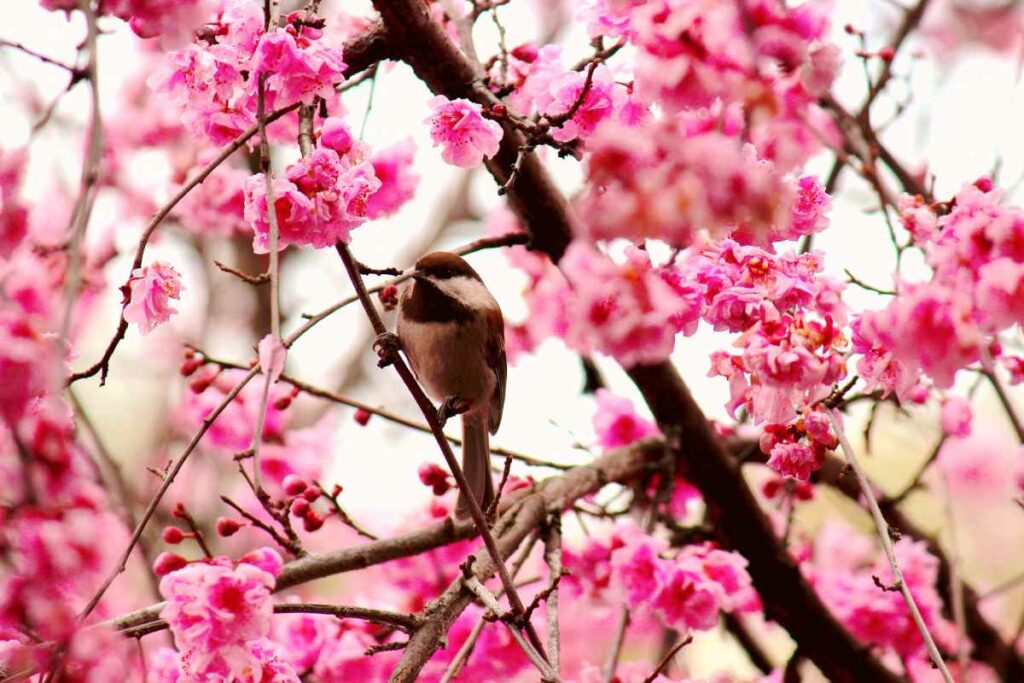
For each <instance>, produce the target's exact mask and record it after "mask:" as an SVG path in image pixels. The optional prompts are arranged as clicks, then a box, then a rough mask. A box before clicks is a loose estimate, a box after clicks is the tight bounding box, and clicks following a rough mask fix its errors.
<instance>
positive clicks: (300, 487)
mask: <svg viewBox="0 0 1024 683" xmlns="http://www.w3.org/2000/svg"><path fill="white" fill-rule="evenodd" d="M282 483H283V485H284V492H285V493H287V494H288V495H289V496H299V495H302V492H303V491H305V490H306V486H307V484H306V481H305V480H304V479H303V478H302V477H300V476H299V475H297V474H289V475H288V476H287V477H285V478H284V482H282Z"/></svg>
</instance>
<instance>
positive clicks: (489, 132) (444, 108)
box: [427, 95, 502, 168]
mask: <svg viewBox="0 0 1024 683" xmlns="http://www.w3.org/2000/svg"><path fill="white" fill-rule="evenodd" d="M427 104H428V105H429V106H430V109H431V111H433V114H431V116H430V118H428V119H427V122H428V123H430V137H431V138H432V139H433V140H434V146H435V147H437V146H438V145H440V146H441V148H442V149H441V158H442V159H444V160H445V161H447V162H448V163H449V164H452V165H453V166H461V167H462V168H473V167H474V166H479V165H480V163H481V162H482V161H483V160H484V157H486V158H488V159H489V158H491V157H493V156H494V155H495V154H497V153H498V147H499V143H500V142H501V136H502V130H501V126H500V125H498V124H497V123H496V122H494V121H489V120H488V119H485V118H484V117H483V113H482V112H483V109H482V108H481V107H480V105H479V104H477V103H476V102H470V101H469V100H463V99H458V100H449V99H448V98H447V97H445V96H443V95H438V96H437V97H435V98H433V99H432V100H430V102H428V103H427Z"/></svg>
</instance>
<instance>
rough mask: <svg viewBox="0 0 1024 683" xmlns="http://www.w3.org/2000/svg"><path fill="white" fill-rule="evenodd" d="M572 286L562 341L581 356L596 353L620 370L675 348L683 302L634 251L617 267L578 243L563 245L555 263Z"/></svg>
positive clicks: (684, 307) (657, 358)
mask: <svg viewBox="0 0 1024 683" xmlns="http://www.w3.org/2000/svg"><path fill="white" fill-rule="evenodd" d="M560 265H561V268H562V271H563V272H564V273H565V274H566V277H567V278H568V279H569V281H570V282H571V283H572V295H571V297H570V299H569V301H568V305H567V310H566V315H567V317H568V322H569V325H568V330H567V331H566V337H565V338H566V342H567V343H568V344H569V345H570V346H572V347H573V348H575V349H578V350H580V351H583V352H584V353H586V352H590V351H600V352H602V353H607V354H609V355H611V356H613V357H615V358H616V359H617V360H618V361H619V362H621V363H623V364H624V365H626V366H630V365H635V364H637V363H654V362H657V361H660V360H664V359H665V358H666V357H668V355H669V354H670V353H671V352H672V348H673V346H674V344H675V333H676V331H677V330H676V329H675V328H674V326H673V325H672V323H673V322H675V321H677V320H678V321H682V320H685V319H686V318H687V316H686V312H687V302H686V301H684V300H682V299H680V297H678V296H677V295H676V293H675V291H674V290H673V288H672V287H671V286H670V285H669V284H668V283H667V282H665V280H664V279H662V278H661V277H660V276H659V275H658V273H657V272H656V271H655V270H654V268H653V266H652V264H651V262H650V259H649V257H648V256H647V255H646V254H645V253H644V252H642V251H641V250H638V249H633V250H630V251H628V252H627V258H626V262H625V263H624V264H622V265H619V264H617V263H616V262H615V261H613V260H612V259H610V258H609V257H607V256H605V255H604V254H602V253H601V252H599V251H597V250H596V249H594V248H593V247H591V246H589V245H587V244H585V243H583V242H578V241H577V242H574V243H573V244H571V245H570V246H569V249H568V251H567V252H566V254H565V257H564V258H563V259H562V262H561V264H560Z"/></svg>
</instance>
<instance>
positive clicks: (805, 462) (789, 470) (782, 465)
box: [768, 443, 824, 481]
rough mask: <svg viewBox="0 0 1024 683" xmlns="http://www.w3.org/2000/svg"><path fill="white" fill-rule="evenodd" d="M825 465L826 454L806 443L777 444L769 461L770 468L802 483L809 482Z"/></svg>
mask: <svg viewBox="0 0 1024 683" xmlns="http://www.w3.org/2000/svg"><path fill="white" fill-rule="evenodd" d="M823 463H824V453H822V452H821V451H819V450H817V449H815V448H813V447H812V446H810V445H808V444H804V443H780V444H777V445H776V446H775V447H774V448H772V450H771V458H769V459H768V467H771V468H772V469H773V470H775V471H776V472H778V473H779V474H783V475H786V476H789V477H793V478H794V479H799V480H800V481H807V480H808V479H809V478H810V476H811V473H812V472H814V471H815V470H818V469H820V468H821V465H822V464H823Z"/></svg>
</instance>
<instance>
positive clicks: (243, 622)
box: [160, 550, 281, 676]
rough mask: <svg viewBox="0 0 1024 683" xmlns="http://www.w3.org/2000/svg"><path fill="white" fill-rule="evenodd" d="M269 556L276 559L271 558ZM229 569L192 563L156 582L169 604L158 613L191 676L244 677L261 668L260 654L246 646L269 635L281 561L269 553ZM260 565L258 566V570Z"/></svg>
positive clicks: (221, 561) (218, 562)
mask: <svg viewBox="0 0 1024 683" xmlns="http://www.w3.org/2000/svg"><path fill="white" fill-rule="evenodd" d="M270 555H273V556H275V557H276V561H275V560H274V559H271V558H269V556H270ZM253 561H254V562H257V563H258V564H250V563H249V562H247V561H245V558H243V559H242V560H241V561H239V562H238V563H237V564H233V563H232V562H231V561H229V560H228V559H226V558H215V559H214V560H211V561H209V562H196V563H192V564H189V565H188V566H186V567H185V568H183V569H179V570H178V571H175V572H171V573H170V574H168V575H166V576H165V577H164V578H163V579H161V580H160V592H161V593H162V594H163V596H164V597H165V598H166V599H167V604H166V605H165V606H164V608H163V609H162V610H161V612H160V616H161V618H163V619H165V620H166V621H167V623H168V624H169V625H170V627H171V633H172V634H173V635H174V642H175V644H176V645H177V647H178V650H179V652H181V657H182V668H183V670H184V671H186V672H188V673H189V675H191V676H202V675H205V672H206V671H208V670H209V671H211V672H212V673H221V672H231V673H234V674H235V675H238V676H242V675H245V674H244V672H246V671H251V670H252V669H253V668H261V666H262V664H261V660H260V656H259V654H258V653H254V652H252V651H251V650H250V649H249V648H248V647H247V643H249V642H250V641H253V640H256V639H259V638H262V637H264V636H266V635H267V634H268V633H269V631H270V615H271V612H272V610H273V604H272V601H271V599H270V591H271V589H272V588H273V587H274V580H275V578H276V576H277V574H276V573H272V572H269V571H267V569H271V570H273V569H276V571H277V572H278V573H279V572H280V568H281V558H280V556H277V554H276V553H274V552H273V551H271V550H265V552H264V553H262V554H261V555H259V556H254V557H253ZM258 565H259V566H258Z"/></svg>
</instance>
